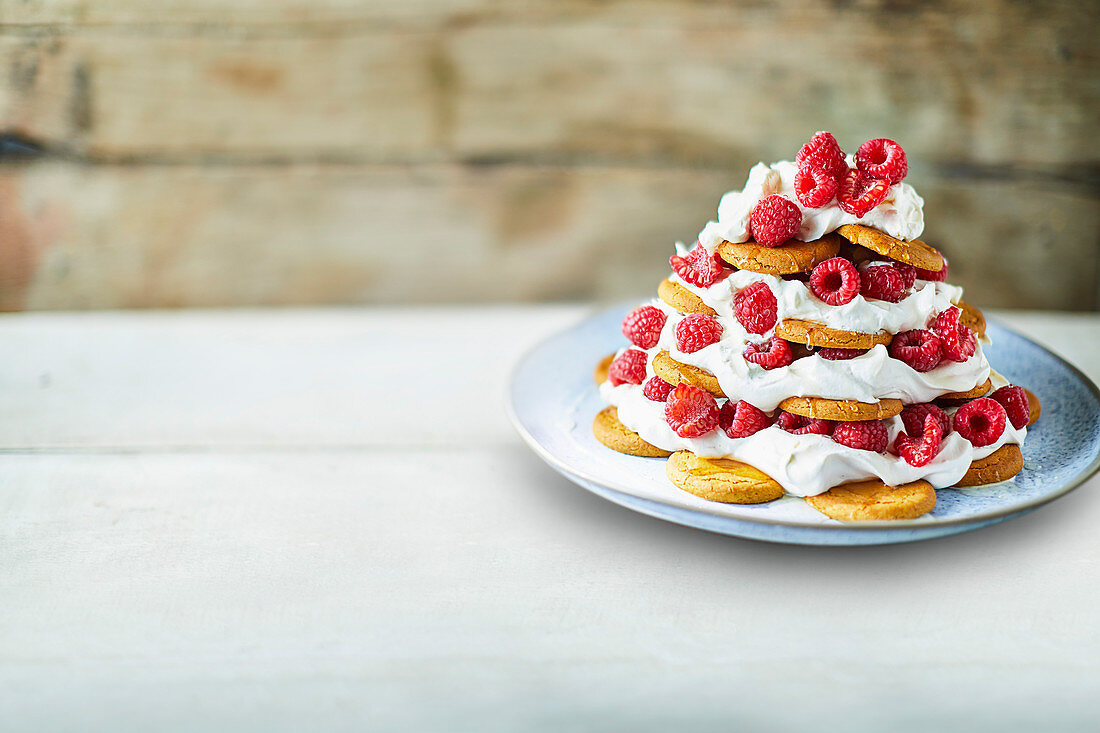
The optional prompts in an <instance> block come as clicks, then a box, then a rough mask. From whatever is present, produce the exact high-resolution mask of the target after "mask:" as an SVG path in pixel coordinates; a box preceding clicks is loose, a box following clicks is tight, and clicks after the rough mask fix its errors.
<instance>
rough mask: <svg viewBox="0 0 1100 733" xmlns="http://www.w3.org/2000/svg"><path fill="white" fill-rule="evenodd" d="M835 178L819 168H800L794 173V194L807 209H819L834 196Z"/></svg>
mask: <svg viewBox="0 0 1100 733" xmlns="http://www.w3.org/2000/svg"><path fill="white" fill-rule="evenodd" d="M836 188H837V185H836V178H834V177H833V175H832V174H831V173H829V172H828V171H825V170H822V169H821V168H800V169H799V171H798V173H795V174H794V195H795V196H796V197H798V203H800V204H802V205H803V206H805V207H806V208H807V209H820V208H821V207H822V206H824V205H825V204H827V203H829V202H830V201H832V200H833V197H834V196H836Z"/></svg>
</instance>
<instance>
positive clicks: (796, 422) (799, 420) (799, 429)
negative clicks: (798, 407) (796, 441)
mask: <svg viewBox="0 0 1100 733" xmlns="http://www.w3.org/2000/svg"><path fill="white" fill-rule="evenodd" d="M775 424H776V425H778V426H779V427H781V428H783V429H784V430H786V431H787V432H788V433H793V434H795V435H828V434H830V433H831V432H833V425H834V423H833V421H832V420H820V419H818V418H811V417H802V416H801V415H795V414H793V413H790V412H781V413H779V419H778V420H776V423H775Z"/></svg>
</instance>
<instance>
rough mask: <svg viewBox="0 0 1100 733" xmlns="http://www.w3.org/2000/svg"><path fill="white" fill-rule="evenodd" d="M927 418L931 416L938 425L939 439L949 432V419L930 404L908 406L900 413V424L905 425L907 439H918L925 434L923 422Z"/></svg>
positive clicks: (944, 413)
mask: <svg viewBox="0 0 1100 733" xmlns="http://www.w3.org/2000/svg"><path fill="white" fill-rule="evenodd" d="M928 416H931V417H932V419H933V420H935V421H936V424H937V425H939V427H940V436H941V437H942V436H944V435H947V434H948V433H950V432H951V418H949V417H948V416H947V413H946V412H944V411H943V410H941V409H940V408H939V407H937V406H935V405H933V404H931V403H930V402H925V403H923V404H920V405H909V406H908V407H906V408H905V409H904V410H902V411H901V422H902V424H903V425H905V432H906V433H908V435H909V437H911V438H919V437H920V436H921V435H923V434H924V433H925V432H926V431H925V429H924V421H925V419H926V418H928Z"/></svg>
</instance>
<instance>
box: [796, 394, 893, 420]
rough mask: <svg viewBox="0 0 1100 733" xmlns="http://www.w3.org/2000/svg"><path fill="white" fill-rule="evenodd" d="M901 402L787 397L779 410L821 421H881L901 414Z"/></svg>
mask: <svg viewBox="0 0 1100 733" xmlns="http://www.w3.org/2000/svg"><path fill="white" fill-rule="evenodd" d="M901 408H902V404H901V400H895V399H891V398H887V399H883V400H879V401H878V402H856V401H855V400H828V399H825V398H824V397H788V398H787V399H785V400H783V401H782V402H780V403H779V409H780V410H783V411H784V412H790V413H793V414H795V415H802V416H803V417H812V418H818V419H821V420H837V421H841V422H843V421H848V420H882V419H885V418H888V417H893V416H894V415H900V414H901Z"/></svg>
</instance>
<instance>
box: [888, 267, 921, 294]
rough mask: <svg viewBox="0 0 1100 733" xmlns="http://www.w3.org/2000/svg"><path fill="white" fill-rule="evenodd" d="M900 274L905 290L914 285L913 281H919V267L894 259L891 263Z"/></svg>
mask: <svg viewBox="0 0 1100 733" xmlns="http://www.w3.org/2000/svg"><path fill="white" fill-rule="evenodd" d="M890 264H891V265H892V266H893V268H894V269H895V270H897V271H898V274H899V275H901V286H902V288H904V289H905V290H909V289H910V288H911V287H913V283H915V282H916V281H917V268H915V267H913V266H912V265H907V264H905V263H904V262H898V261H897V260H894V261H892V262H891V263H890Z"/></svg>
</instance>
